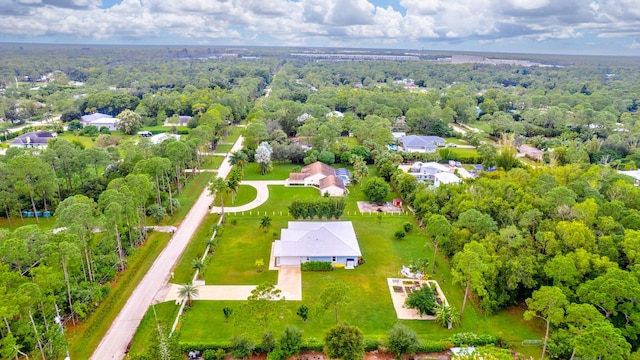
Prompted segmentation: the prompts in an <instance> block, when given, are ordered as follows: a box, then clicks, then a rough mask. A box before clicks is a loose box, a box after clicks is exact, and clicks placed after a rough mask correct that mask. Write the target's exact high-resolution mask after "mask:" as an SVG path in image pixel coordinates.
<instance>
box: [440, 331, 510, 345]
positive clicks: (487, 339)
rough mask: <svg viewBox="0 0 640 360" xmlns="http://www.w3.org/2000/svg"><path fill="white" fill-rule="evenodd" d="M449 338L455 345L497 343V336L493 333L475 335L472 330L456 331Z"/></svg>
mask: <svg viewBox="0 0 640 360" xmlns="http://www.w3.org/2000/svg"><path fill="white" fill-rule="evenodd" d="M449 340H450V341H451V342H452V343H454V344H455V345H456V346H484V345H497V344H498V338H496V337H495V336H493V335H477V334H475V333H472V332H463V333H457V334H455V335H453V336H452V337H451V338H449Z"/></svg>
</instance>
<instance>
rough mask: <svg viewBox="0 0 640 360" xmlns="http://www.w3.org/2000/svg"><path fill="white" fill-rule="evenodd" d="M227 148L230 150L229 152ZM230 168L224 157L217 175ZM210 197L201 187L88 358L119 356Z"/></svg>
mask: <svg viewBox="0 0 640 360" xmlns="http://www.w3.org/2000/svg"><path fill="white" fill-rule="evenodd" d="M242 140H243V138H242V136H241V137H240V138H239V139H238V141H236V143H235V144H234V145H233V148H232V149H231V152H233V151H237V150H240V149H241V148H242ZM231 152H230V153H231ZM230 170H231V165H229V161H228V158H227V159H225V161H224V162H223V163H222V165H221V166H220V168H219V169H218V175H219V176H221V177H226V176H227V175H228V174H229V171H230ZM212 201H213V197H212V196H210V195H209V191H208V190H207V189H205V190H204V191H203V192H202V194H200V196H199V197H198V200H197V201H196V203H195V204H194V205H193V207H192V208H191V210H190V211H189V213H188V214H187V216H186V217H185V218H184V220H183V221H182V223H181V224H180V226H179V227H178V229H177V231H176V233H175V234H174V236H173V238H172V239H171V241H169V244H167V246H166V247H165V248H164V250H163V251H162V252H161V253H160V255H159V256H158V258H157V259H156V261H155V262H154V263H153V265H151V268H150V269H149V271H148V272H147V274H146V275H145V276H144V278H143V279H142V281H140V283H139V284H138V286H137V287H136V289H135V290H134V291H133V293H132V294H131V296H130V297H129V300H128V301H127V303H126V304H125V305H124V307H123V308H122V310H121V311H120V313H119V314H118V316H117V317H116V319H115V320H114V321H113V323H112V324H111V327H110V328H109V330H108V331H107V333H106V334H105V336H104V337H103V338H102V341H101V342H100V344H99V345H98V347H97V348H96V349H95V351H94V352H93V355H92V356H91V359H94V360H107V359H118V360H120V359H122V358H123V357H124V355H125V351H126V349H127V345H128V344H129V343H130V342H131V340H132V339H133V335H134V334H135V332H136V330H137V329H138V326H139V325H140V321H142V317H143V316H144V314H145V313H146V312H147V309H148V308H149V305H151V303H152V301H153V299H154V297H155V295H156V293H157V292H158V291H160V290H162V289H163V288H164V286H165V284H166V283H167V282H168V280H169V277H170V275H171V269H172V268H173V267H174V266H175V264H176V263H177V261H178V259H180V255H182V252H183V251H184V249H185V248H186V247H187V245H188V243H189V240H190V239H191V237H192V236H193V234H194V233H195V232H196V230H197V229H198V226H199V225H200V223H201V222H202V219H204V217H205V216H206V215H207V213H208V212H209V205H210V204H211V202H212Z"/></svg>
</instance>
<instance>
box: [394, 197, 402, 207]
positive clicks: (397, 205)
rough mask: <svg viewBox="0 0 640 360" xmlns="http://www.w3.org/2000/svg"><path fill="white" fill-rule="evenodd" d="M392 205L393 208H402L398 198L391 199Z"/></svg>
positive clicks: (400, 200)
mask: <svg viewBox="0 0 640 360" xmlns="http://www.w3.org/2000/svg"><path fill="white" fill-rule="evenodd" d="M392 204H393V206H395V207H402V199H400V198H395V199H393V203H392Z"/></svg>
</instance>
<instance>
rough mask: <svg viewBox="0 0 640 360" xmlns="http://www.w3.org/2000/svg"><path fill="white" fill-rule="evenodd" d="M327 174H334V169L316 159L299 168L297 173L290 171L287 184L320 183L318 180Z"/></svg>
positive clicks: (306, 184) (307, 184)
mask: <svg viewBox="0 0 640 360" xmlns="http://www.w3.org/2000/svg"><path fill="white" fill-rule="evenodd" d="M329 175H334V176H335V175H336V170H335V169H334V168H332V167H331V166H329V165H327V164H324V163H321V162H320V161H316V162H314V163H313V164H309V165H307V166H305V167H303V168H302V170H300V172H299V173H290V174H289V178H288V179H287V185H304V186H309V185H316V186H318V185H320V180H321V179H324V178H325V177H327V176H329Z"/></svg>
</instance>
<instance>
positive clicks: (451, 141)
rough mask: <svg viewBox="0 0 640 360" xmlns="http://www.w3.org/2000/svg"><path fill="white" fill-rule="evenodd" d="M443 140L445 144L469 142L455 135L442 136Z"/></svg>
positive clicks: (465, 143)
mask: <svg viewBox="0 0 640 360" xmlns="http://www.w3.org/2000/svg"><path fill="white" fill-rule="evenodd" d="M444 140H445V141H446V142H447V144H450V143H451V144H458V145H469V143H468V142H467V141H466V140H463V139H458V138H455V137H447V138H444Z"/></svg>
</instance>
